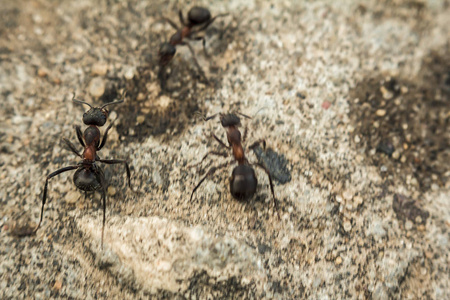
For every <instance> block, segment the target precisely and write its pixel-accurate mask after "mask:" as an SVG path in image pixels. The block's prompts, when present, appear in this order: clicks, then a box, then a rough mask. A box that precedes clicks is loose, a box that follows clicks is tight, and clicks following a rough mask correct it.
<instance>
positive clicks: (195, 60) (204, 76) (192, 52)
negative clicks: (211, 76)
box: [180, 42, 208, 83]
mask: <svg viewBox="0 0 450 300" xmlns="http://www.w3.org/2000/svg"><path fill="white" fill-rule="evenodd" d="M180 45H183V46H187V47H188V48H189V51H190V52H191V55H192V60H193V61H194V64H195V66H196V67H197V69H198V70H199V72H200V75H201V76H202V77H203V79H204V80H205V82H206V83H208V78H206V75H205V73H204V72H203V69H202V68H201V67H200V65H199V64H198V61H197V58H195V52H194V49H192V47H191V45H190V44H189V43H187V42H182V43H180Z"/></svg>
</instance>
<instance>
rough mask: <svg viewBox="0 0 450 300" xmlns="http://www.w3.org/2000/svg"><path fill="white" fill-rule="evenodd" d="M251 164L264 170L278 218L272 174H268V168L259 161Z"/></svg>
mask: <svg viewBox="0 0 450 300" xmlns="http://www.w3.org/2000/svg"><path fill="white" fill-rule="evenodd" d="M251 165H253V166H257V167H260V168H261V169H263V170H264V171H265V172H266V174H267V176H268V177H269V184H270V190H271V191H272V198H273V206H274V208H275V211H276V212H277V215H278V219H280V214H279V213H278V201H277V198H275V192H274V191H273V183H272V176H270V173H269V170H267V169H266V167H264V166H263V165H261V164H259V163H255V164H251Z"/></svg>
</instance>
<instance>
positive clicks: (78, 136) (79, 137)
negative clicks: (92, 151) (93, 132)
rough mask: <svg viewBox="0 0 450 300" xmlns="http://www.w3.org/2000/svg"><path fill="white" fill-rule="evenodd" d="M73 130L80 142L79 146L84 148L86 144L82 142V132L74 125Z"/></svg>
mask: <svg viewBox="0 0 450 300" xmlns="http://www.w3.org/2000/svg"><path fill="white" fill-rule="evenodd" d="M75 130H76V132H77V138H78V141H79V142H80V144H81V146H83V148H85V147H86V145H85V144H84V141H83V133H82V132H81V128H80V126H78V125H75Z"/></svg>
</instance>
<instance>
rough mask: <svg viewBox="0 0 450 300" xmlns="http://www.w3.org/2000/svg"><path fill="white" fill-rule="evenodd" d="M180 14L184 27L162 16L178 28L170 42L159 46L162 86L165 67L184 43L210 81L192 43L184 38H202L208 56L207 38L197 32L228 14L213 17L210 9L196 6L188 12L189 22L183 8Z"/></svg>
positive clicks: (197, 65)
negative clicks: (178, 46) (185, 18)
mask: <svg viewBox="0 0 450 300" xmlns="http://www.w3.org/2000/svg"><path fill="white" fill-rule="evenodd" d="M178 15H179V18H180V23H181V25H182V26H183V27H182V28H179V27H178V25H177V24H175V22H173V21H172V20H170V19H168V18H162V20H164V21H167V22H168V23H169V24H170V25H171V26H172V27H173V28H174V29H175V30H176V32H175V33H174V34H173V35H172V36H171V37H170V39H169V42H164V43H162V44H161V46H160V48H159V59H160V60H159V63H160V68H159V78H160V80H161V86H164V79H163V76H162V75H163V73H162V72H163V69H164V67H165V66H166V65H167V64H168V63H169V62H170V61H171V60H172V58H173V57H174V55H175V53H176V51H177V49H176V46H177V45H183V46H187V47H188V48H189V51H190V52H191V54H192V60H193V61H194V64H195V66H196V67H197V68H198V70H199V71H200V73H201V75H202V77H203V78H204V80H205V81H206V82H208V79H207V78H206V76H205V74H204V73H203V70H202V68H201V67H200V65H199V64H198V61H197V59H196V58H195V53H194V50H193V49H192V47H191V45H190V44H189V43H188V42H186V41H184V39H190V40H202V42H203V51H204V52H205V55H206V56H209V55H208V53H207V52H206V45H205V38H204V37H199V36H196V34H198V33H199V32H201V31H204V30H206V28H208V26H209V25H211V24H212V23H213V22H214V21H215V20H216V19H217V18H218V17H223V16H227V15H228V14H220V15H217V16H215V17H213V18H212V17H211V13H210V12H209V10H208V9H206V8H204V7H199V6H194V7H193V8H191V9H190V10H189V12H188V16H187V22H185V20H184V17H183V13H182V12H181V10H180V11H179V13H178ZM194 27H195V29H194Z"/></svg>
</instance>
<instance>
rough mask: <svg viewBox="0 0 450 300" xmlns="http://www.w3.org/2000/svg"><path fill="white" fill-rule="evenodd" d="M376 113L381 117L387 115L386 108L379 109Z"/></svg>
mask: <svg viewBox="0 0 450 300" xmlns="http://www.w3.org/2000/svg"><path fill="white" fill-rule="evenodd" d="M375 114H376V115H377V116H379V117H384V116H385V115H386V110H385V109H379V110H377V111H376V112H375Z"/></svg>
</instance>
